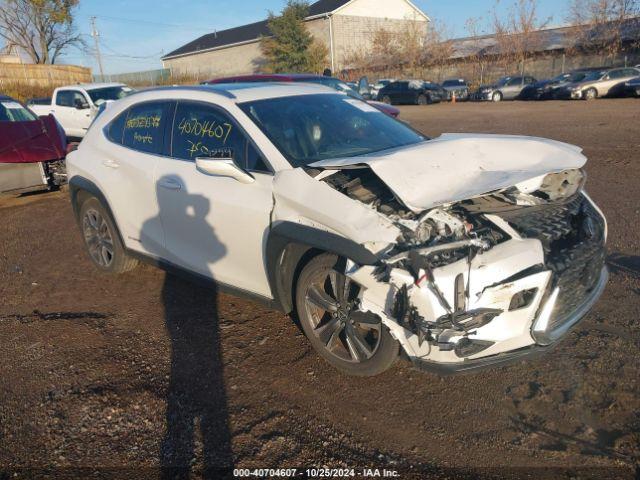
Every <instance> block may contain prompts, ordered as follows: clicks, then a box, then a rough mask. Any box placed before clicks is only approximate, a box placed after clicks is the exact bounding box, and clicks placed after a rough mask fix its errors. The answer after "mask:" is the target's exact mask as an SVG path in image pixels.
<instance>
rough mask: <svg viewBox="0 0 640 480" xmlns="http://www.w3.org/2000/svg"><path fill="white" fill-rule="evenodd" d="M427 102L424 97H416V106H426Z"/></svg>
mask: <svg viewBox="0 0 640 480" xmlns="http://www.w3.org/2000/svg"><path fill="white" fill-rule="evenodd" d="M428 103H431V102H429V99H428V98H427V96H426V95H420V96H419V97H418V105H427V104H428Z"/></svg>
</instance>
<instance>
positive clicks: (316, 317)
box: [296, 253, 399, 377]
mask: <svg viewBox="0 0 640 480" xmlns="http://www.w3.org/2000/svg"><path fill="white" fill-rule="evenodd" d="M343 265H344V261H341V259H340V258H339V257H338V256H337V255H334V254H328V253H327V254H321V255H318V256H316V257H314V258H312V259H311V260H310V261H309V263H307V265H305V267H304V268H303V269H302V271H301V273H300V276H299V277H298V282H297V288H296V310H297V313H298V318H299V320H300V324H301V326H302V329H303V331H304V333H305V335H306V336H307V338H308V339H309V342H310V343H311V345H312V346H313V348H314V349H315V350H316V351H317V352H318V353H319V354H320V356H321V357H322V358H324V359H325V360H326V361H327V362H328V363H330V364H331V365H333V366H334V367H335V368H337V369H338V370H340V371H341V372H344V373H346V374H349V375H354V376H361V377H369V376H374V375H378V374H380V373H382V372H384V371H385V370H387V369H388V368H389V367H391V365H393V363H394V362H395V361H396V359H397V358H398V352H399V345H398V342H397V341H396V340H395V339H394V338H393V337H392V336H391V334H390V333H389V331H388V330H387V328H386V327H385V326H384V325H383V324H382V322H381V320H380V318H379V317H377V316H376V315H373V314H371V313H364V312H361V311H360V310H359V309H358V303H359V302H358V300H357V296H358V293H359V287H358V285H357V284H355V283H353V282H351V281H349V279H348V278H347V277H346V276H345V275H343V273H341V272H344V267H343ZM334 291H339V292H341V293H339V294H335V293H334Z"/></svg>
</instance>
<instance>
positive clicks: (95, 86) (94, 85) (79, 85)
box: [60, 83, 126, 90]
mask: <svg viewBox="0 0 640 480" xmlns="http://www.w3.org/2000/svg"><path fill="white" fill-rule="evenodd" d="M74 87H75V88H84V89H85V90H97V89H99V88H110V87H126V85H125V84H124V83H77V84H75V85H65V86H63V87H60V88H63V89H64V88H74Z"/></svg>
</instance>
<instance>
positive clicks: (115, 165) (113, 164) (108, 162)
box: [102, 160, 120, 168]
mask: <svg viewBox="0 0 640 480" xmlns="http://www.w3.org/2000/svg"><path fill="white" fill-rule="evenodd" d="M102 165H104V166H105V167H107V168H118V167H120V164H119V163H118V162H114V161H113V160H105V161H104V162H102Z"/></svg>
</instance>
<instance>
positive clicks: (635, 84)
mask: <svg viewBox="0 0 640 480" xmlns="http://www.w3.org/2000/svg"><path fill="white" fill-rule="evenodd" d="M624 87H625V94H626V96H628V97H640V77H636V78H632V79H631V80H629V81H627V82H625V83H624Z"/></svg>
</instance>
